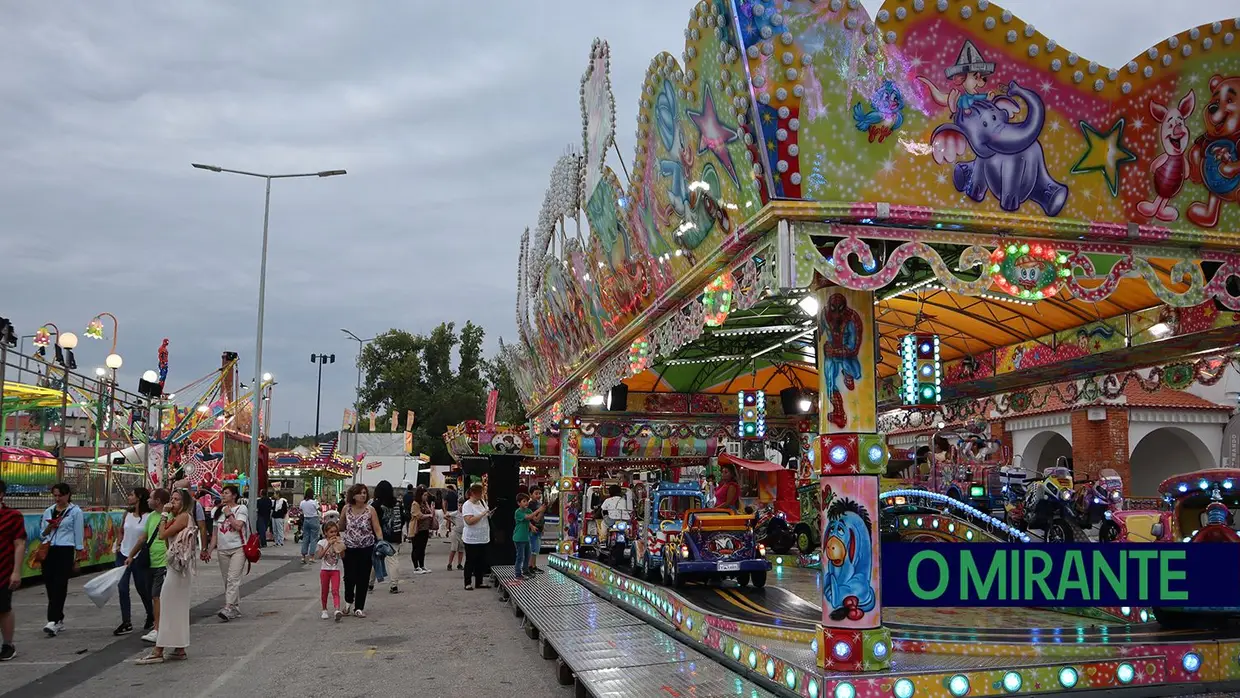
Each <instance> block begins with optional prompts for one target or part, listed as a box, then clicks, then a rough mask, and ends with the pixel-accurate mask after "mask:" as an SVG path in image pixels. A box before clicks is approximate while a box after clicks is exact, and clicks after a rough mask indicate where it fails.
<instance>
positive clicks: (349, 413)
mask: <svg viewBox="0 0 1240 698" xmlns="http://www.w3.org/2000/svg"><path fill="white" fill-rule="evenodd" d="M354 424H357V413H356V412H354V411H353V410H351V409H349V408H347V407H346V408H344V422H342V423H341V429H340V430H341V431H348V430H350V429H352V428H353V425H354Z"/></svg>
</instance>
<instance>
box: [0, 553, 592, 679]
mask: <svg viewBox="0 0 1240 698" xmlns="http://www.w3.org/2000/svg"><path fill="white" fill-rule="evenodd" d="M408 547H409V546H408V544H406V545H405V546H404V552H405V557H403V559H402V567H404V568H407V567H408V562H409V560H408V557H407V555H408ZM446 548H447V546H446V545H445V544H444V543H443V542H442V541H441V540H437V539H432V540H431V543H430V549H429V554H428V556H427V562H428V564H431V565H432V567H433V568H434V570H435V571H434V573H432V574H427V575H421V576H418V577H414V578H413V581H412V583H409V582H406V583H404V584H402V587H401V588H402V590H403V593H401V594H397V595H391V594H389V593H387V590H386V589H382V588H380V589H376V594H375V595H374V596H372V597H371V599H372V600H369V601H368V602H367V609H366V610H367V612H368V613H369V615H370V617H369V618H365V619H358V618H350V619H346V620H344V621H342V622H341V623H339V624H335V623H333V622H331V621H323V620H320V619H319V610H320V608H319V600H318V587H319V582H318V568H317V566H307V567H302V566H301V565H300V564H299V562H298V560H297V551H296V549H295V548H294V547H293V546H292V544H291V543H289V544H288V545H286V546H285V547H283V548H274V547H268V548H266V552H265V554H264V556H263V559H262V561H261V562H259V564H258V565H255V566H254V569H253V570H252V571H251V573H250V575H249V576H248V577H246V578H245V579H244V582H243V587H242V589H243V598H242V604H241V607H242V611H243V612H244V613H245V617H244V618H242V619H240V620H235V621H232V622H229V623H221V622H220V621H219V620H218V619H217V618H216V617H215V616H214V613H215V612H216V611H217V610H219V607H220V605H221V604H222V596H221V594H222V591H223V587H222V583H221V581H220V575H219V568H218V567H216V566H215V565H214V564H211V565H209V566H204V567H200V570H199V575H198V577H197V578H195V580H194V603H195V604H196V605H195V607H194V608H193V609H192V610H191V619H192V622H193V626H192V630H191V641H192V644H191V646H190V648H189V655H190V659H189V661H185V662H166V663H164V664H162V665H154V666H136V665H134V664H133V660H135V659H137V658H138V657H140V656H142V654H143V653H144V651H145V649H146V647H149V645H145V644H144V643H142V641H141V640H140V639H139V638H138V634H137V633H135V634H133V635H129V636H127V637H122V638H115V637H113V636H112V630H113V629H114V628H115V627H116V625H117V624H118V623H119V622H120V615H119V611H118V610H117V606H116V602H115V600H113V601H111V602H109V603H108V605H106V606H104V608H103V609H102V610H100V609H96V608H95V606H94V604H92V603H91V602H90V600H89V599H87V598H86V596H85V594H83V593H82V590H81V587H82V584H83V583H84V582H85V581H86V577H82V578H79V579H76V580H74V583H73V584H72V585H71V587H70V595H69V603H68V606H67V608H66V615H67V619H66V623H67V625H68V627H67V629H66V630H65V632H64V633H63V634H62V635H60V636H59V637H56V638H47V637H44V636H43V633H42V631H41V630H40V628H41V627H42V625H43V623H44V622H45V620H44V615H45V610H46V596H45V594H44V592H43V588H42V587H38V586H36V587H29V588H25V589H22V590H20V591H18V592H17V593H16V594H15V595H14V611H15V612H16V613H17V650H18V656H17V658H16V659H15V660H13V661H12V662H8V663H7V665H0V667H2V668H0V698H18V697H19V696H30V695H40V696H54V695H61V694H66V693H68V692H70V691H72V692H73V694H74V695H77V696H89V697H90V698H113V697H116V698H120V697H122V696H123V697H125V698H132V696H134V695H141V694H145V695H147V696H165V695H176V696H178V697H179V698H194V697H201V698H207V697H208V696H223V695H266V696H274V695H282V694H285V693H287V692H288V691H289V690H290V689H292V690H294V691H295V692H296V693H302V692H305V693H309V692H311V691H313V692H314V693H315V694H318V695H333V696H341V697H342V698H349V697H352V696H367V695H384V694H388V695H414V694H415V693H416V692H418V691H428V692H434V695H436V696H440V697H442V698H452V697H455V696H461V697H462V698H464V697H465V696H469V697H470V698H474V697H476V696H479V695H485V696H488V697H490V698H507V697H508V696H521V697H522V698H525V697H528V696H552V697H555V696H562V697H567V696H571V695H572V691H571V689H570V688H568V687H561V686H560V685H559V684H557V683H556V680H555V672H554V670H553V669H554V666H553V664H552V663H550V662H547V661H545V660H543V659H541V658H540V657H539V655H538V648H537V643H536V642H534V641H533V640H530V639H528V638H527V637H526V636H525V633H524V632H522V631H521V628H520V625H519V624H518V621H517V620H516V619H515V618H514V617H513V615H512V612H511V609H509V608H508V606H506V605H504V604H501V603H499V602H498V601H497V595H496V593H495V592H493V591H490V590H481V591H472V592H467V591H463V590H462V588H461V587H462V578H461V573H459V572H455V571H454V572H451V573H449V572H447V571H446V570H445V569H444V566H445V564H446V562H447V552H446ZM403 571H404V570H402V572H403ZM402 579H406V580H408V579H409V577H408V576H404V575H402ZM134 605H135V607H136V608H135V614H136V615H135V620H136V621H137V622H138V623H141V621H142V611H141V604H140V603H139V602H138V599H137V596H136V595H135V596H134ZM298 685H302V686H305V687H306V688H305V689H304V691H303V690H299V689H296V688H293V687H295V686H298Z"/></svg>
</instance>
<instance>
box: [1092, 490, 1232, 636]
mask: <svg viewBox="0 0 1240 698" xmlns="http://www.w3.org/2000/svg"><path fill="white" fill-rule="evenodd" d="M1158 493H1159V494H1161V495H1162V497H1163V502H1164V503H1165V504H1166V505H1167V508H1168V510H1164V511H1151V510H1129V511H1117V512H1114V513H1113V514H1112V515H1111V516H1112V520H1113V521H1114V522H1115V524H1116V526H1117V527H1118V528H1119V532H1118V534H1117V535H1116V538H1115V540H1117V541H1119V542H1123V543H1181V542H1182V543H1240V535H1238V534H1237V533H1236V530H1235V512H1236V511H1237V510H1240V470H1237V469H1234V468H1210V469H1207V470H1198V471H1196V472H1191V473H1185V474H1183V475H1176V476H1175V477H1172V478H1168V479H1166V480H1164V481H1163V483H1162V484H1161V485H1159V486H1158ZM1153 610H1154V616H1155V617H1156V618H1157V619H1158V622H1159V623H1160V624H1161V625H1164V626H1166V627H1168V628H1178V627H1185V626H1191V625H1195V624H1197V623H1199V622H1205V623H1211V624H1217V623H1219V622H1220V621H1222V622H1226V621H1228V620H1231V619H1236V618H1240V608H1235V607H1206V608H1198V607H1192V608H1159V607H1155V608H1154V609H1153Z"/></svg>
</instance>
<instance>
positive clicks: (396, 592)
mask: <svg viewBox="0 0 1240 698" xmlns="http://www.w3.org/2000/svg"><path fill="white" fill-rule="evenodd" d="M388 593H389V594H399V593H400V589H398V588H397V587H396V585H395V584H393V585H392V586H391V588H389V589H388Z"/></svg>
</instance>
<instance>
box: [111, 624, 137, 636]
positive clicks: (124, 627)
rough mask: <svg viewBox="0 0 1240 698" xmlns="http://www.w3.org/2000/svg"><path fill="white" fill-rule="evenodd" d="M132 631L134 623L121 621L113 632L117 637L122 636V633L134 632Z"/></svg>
mask: <svg viewBox="0 0 1240 698" xmlns="http://www.w3.org/2000/svg"><path fill="white" fill-rule="evenodd" d="M132 632H133V626H132V625H130V624H129V623H121V624H120V625H118V626H116V630H113V631H112V634H113V635H116V636H117V637H120V636H121V635H128V634H129V633H132Z"/></svg>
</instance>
